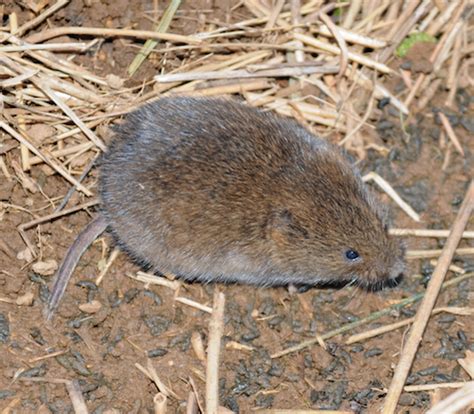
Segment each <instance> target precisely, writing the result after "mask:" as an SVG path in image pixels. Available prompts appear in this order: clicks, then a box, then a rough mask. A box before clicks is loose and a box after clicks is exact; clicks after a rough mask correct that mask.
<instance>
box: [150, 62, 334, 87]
mask: <svg viewBox="0 0 474 414" xmlns="http://www.w3.org/2000/svg"><path fill="white" fill-rule="evenodd" d="M338 71H339V68H338V67H337V66H321V65H311V66H309V65H307V66H295V67H279V68H276V69H268V70H258V71H250V70H245V69H242V70H227V71H212V72H187V73H174V74H167V75H157V76H155V80H156V81H157V82H163V83H164V82H184V81H192V80H210V79H245V78H271V77H280V78H287V77H289V76H303V75H311V74H315V73H322V74H329V73H337V72H338Z"/></svg>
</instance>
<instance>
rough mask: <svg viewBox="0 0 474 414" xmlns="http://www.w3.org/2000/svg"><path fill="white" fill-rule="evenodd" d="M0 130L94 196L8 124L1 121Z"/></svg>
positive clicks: (81, 189) (86, 193)
mask: <svg viewBox="0 0 474 414" xmlns="http://www.w3.org/2000/svg"><path fill="white" fill-rule="evenodd" d="M0 128H3V129H4V130H5V131H6V132H8V133H9V134H10V135H11V136H12V137H13V138H15V139H16V140H17V141H19V142H20V143H22V144H23V145H25V146H26V147H27V148H28V149H29V150H30V151H31V152H33V153H34V154H36V155H37V156H38V157H40V158H41V159H42V160H43V161H44V162H45V163H46V164H48V165H49V166H50V167H51V168H53V169H54V170H55V171H56V172H58V173H59V174H60V175H62V176H63V177H64V178H65V179H66V180H68V181H69V182H70V183H72V184H74V185H75V186H76V187H77V188H78V189H79V190H80V191H82V192H83V193H84V194H85V195H87V196H92V192H91V191H90V190H88V189H87V188H86V187H84V186H83V185H82V184H81V183H79V182H78V181H77V180H76V179H75V178H74V177H73V176H72V175H71V174H69V173H68V172H67V171H66V170H65V169H64V168H63V167H62V166H61V165H60V164H57V163H56V162H55V161H53V159H52V158H51V157H49V156H47V155H46V154H45V153H42V152H41V151H40V150H39V149H37V148H36V147H35V146H34V145H33V144H32V143H31V142H29V141H28V140H27V139H26V138H24V137H23V136H22V135H21V134H19V133H18V132H16V131H15V130H14V129H13V128H12V127H10V125H8V124H6V123H5V122H3V121H0Z"/></svg>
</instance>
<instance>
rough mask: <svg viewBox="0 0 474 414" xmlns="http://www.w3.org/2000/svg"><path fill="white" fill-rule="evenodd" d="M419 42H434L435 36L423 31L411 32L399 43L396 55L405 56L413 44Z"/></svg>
mask: <svg viewBox="0 0 474 414" xmlns="http://www.w3.org/2000/svg"><path fill="white" fill-rule="evenodd" d="M420 42H429V43H436V38H435V37H433V36H431V35H429V34H428V33H425V32H420V33H413V34H411V35H410V36H407V37H406V38H405V39H404V40H403V42H402V43H400V46H398V47H397V50H396V52H395V53H396V55H397V56H398V57H405V56H406V54H407V53H408V51H409V50H410V49H411V48H412V47H413V45H414V44H415V43H420Z"/></svg>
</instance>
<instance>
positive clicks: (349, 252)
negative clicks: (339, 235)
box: [346, 249, 359, 261]
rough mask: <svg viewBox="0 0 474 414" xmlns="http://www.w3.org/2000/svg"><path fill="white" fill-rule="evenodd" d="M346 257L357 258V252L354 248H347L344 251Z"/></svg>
mask: <svg viewBox="0 0 474 414" xmlns="http://www.w3.org/2000/svg"><path fill="white" fill-rule="evenodd" d="M346 258H347V259H349V260H351V261H353V260H356V259H358V258H359V253H357V252H356V251H355V250H352V249H349V250H347V251H346Z"/></svg>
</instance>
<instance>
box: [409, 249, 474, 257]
mask: <svg viewBox="0 0 474 414" xmlns="http://www.w3.org/2000/svg"><path fill="white" fill-rule="evenodd" d="M442 252H443V250H441V249H432V250H408V251H407V253H406V257H407V259H409V260H410V259H411V260H413V259H430V258H432V257H439V256H440V255H441V253H442ZM453 253H454V255H456V256H472V255H474V247H461V248H458V249H455V250H454V252H453Z"/></svg>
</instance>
